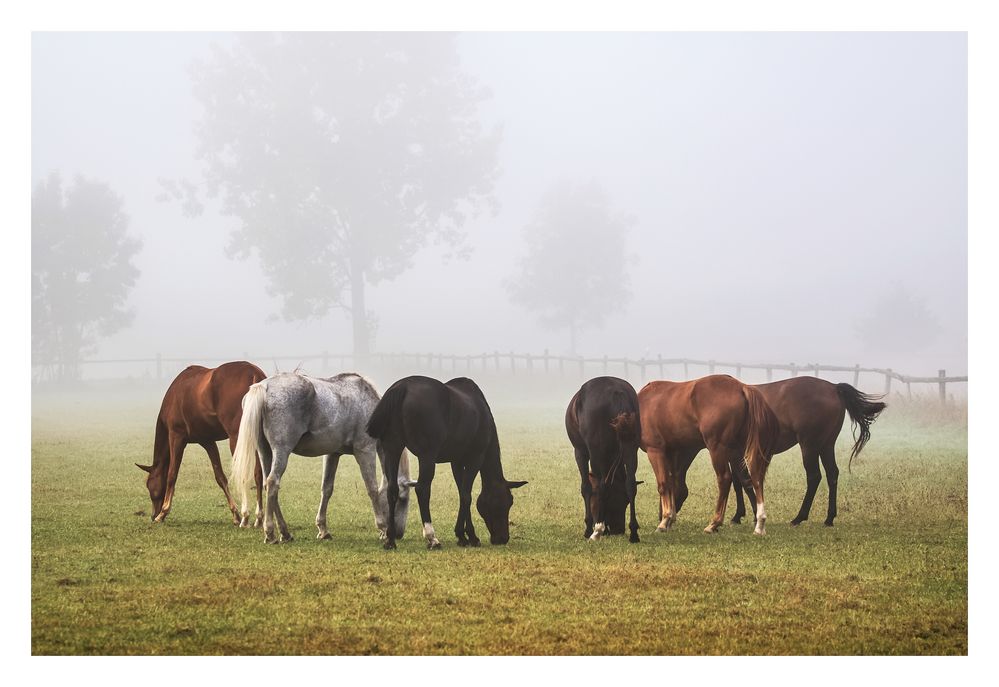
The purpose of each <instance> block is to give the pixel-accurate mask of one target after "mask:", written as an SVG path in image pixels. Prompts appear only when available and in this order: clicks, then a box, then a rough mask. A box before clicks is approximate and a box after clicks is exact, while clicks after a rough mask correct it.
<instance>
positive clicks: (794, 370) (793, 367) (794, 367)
mask: <svg viewBox="0 0 999 687" xmlns="http://www.w3.org/2000/svg"><path fill="white" fill-rule="evenodd" d="M791 376H792V377H797V376H798V366H797V365H795V364H794V363H791Z"/></svg>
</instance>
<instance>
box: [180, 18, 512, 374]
mask: <svg viewBox="0 0 999 687" xmlns="http://www.w3.org/2000/svg"><path fill="white" fill-rule="evenodd" d="M193 77H194V92H195V95H196V96H197V98H198V100H200V101H201V103H202V105H203V106H204V117H203V119H202V120H201V121H200V122H199V123H198V125H197V128H196V132H197V138H198V141H199V146H198V155H199V157H200V158H201V159H202V160H203V161H204V163H205V181H206V182H207V189H208V194H209V196H211V197H218V198H220V199H221V202H222V209H223V212H225V213H227V214H229V215H232V216H235V217H236V218H238V220H239V222H240V226H239V228H238V229H236V230H235V231H234V232H233V234H232V236H231V241H230V245H229V252H230V255H232V256H235V257H238V258H246V257H247V256H249V255H250V254H251V253H252V252H253V251H256V253H257V254H258V255H259V257H260V261H261V264H262V266H263V270H264V272H265V275H266V278H267V280H268V284H269V290H270V292H271V293H273V294H277V295H279V296H280V297H281V298H282V310H281V315H282V316H283V317H284V318H285V319H288V320H301V319H308V318H314V317H322V316H324V315H326V314H327V313H328V312H330V311H331V309H333V308H343V309H344V310H346V311H347V312H348V313H350V315H351V319H352V322H353V330H354V337H353V338H354V351H355V353H356V354H358V355H360V356H364V355H366V354H367V353H368V352H369V350H370V348H371V346H372V339H373V331H372V330H373V325H374V323H373V318H372V317H371V316H370V315H369V313H368V310H367V307H366V306H365V287H366V285H367V284H376V283H378V282H379V281H380V280H382V279H391V278H392V277H394V276H395V275H397V274H398V273H399V272H401V271H403V270H405V269H407V268H408V267H409V266H410V265H411V261H412V258H413V256H414V254H415V253H416V251H417V250H419V248H420V247H422V246H423V245H425V244H426V243H427V241H428V240H433V241H436V242H439V243H444V244H446V245H448V246H449V247H450V248H451V254H457V255H465V254H467V247H466V246H465V245H464V244H463V234H462V231H461V230H462V227H463V224H464V223H465V221H466V220H467V219H468V218H469V217H470V216H473V215H474V214H476V213H477V212H479V211H480V210H482V209H483V207H491V208H495V201H494V199H493V196H492V189H493V184H494V181H495V178H496V176H497V174H498V168H497V161H496V151H497V145H498V142H499V132H498V131H494V132H491V133H485V132H484V131H483V130H482V126H481V125H480V123H479V119H478V107H479V103H480V101H482V100H483V99H484V98H486V97H487V95H488V94H487V93H486V91H484V90H483V89H482V88H480V87H479V86H478V85H477V84H476V83H475V82H474V80H472V79H471V78H470V77H469V76H467V75H466V74H464V73H463V72H462V71H461V69H460V64H459V57H458V53H457V49H456V45H455V36H453V35H446V34H426V33H421V34H394V33H393V34H372V33H363V34H339V33H335V34H314V33H296V34H291V35H273V34H268V35H261V34H251V35H240V36H239V37H238V38H237V40H236V41H235V43H234V45H233V46H232V48H231V49H221V48H216V50H215V53H214V56H213V57H212V58H211V59H209V60H207V61H205V62H202V63H199V64H197V65H196V66H195V68H194V71H193ZM165 186H166V189H167V191H168V193H169V194H170V195H172V196H173V197H174V198H175V199H178V200H184V201H185V203H186V206H185V208H186V209H185V211H186V212H188V213H196V212H198V211H199V210H200V209H201V205H200V203H199V202H192V200H191V198H192V196H193V195H194V191H195V190H196V185H195V184H192V183H191V182H179V183H178V182H166V183H165ZM347 294H349V301H348V300H347V298H346V295H347Z"/></svg>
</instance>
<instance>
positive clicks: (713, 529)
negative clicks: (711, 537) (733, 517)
mask: <svg viewBox="0 0 999 687" xmlns="http://www.w3.org/2000/svg"><path fill="white" fill-rule="evenodd" d="M704 531H705V533H707V534H718V527H717V526H716V525H708V526H707V527H705V528H704Z"/></svg>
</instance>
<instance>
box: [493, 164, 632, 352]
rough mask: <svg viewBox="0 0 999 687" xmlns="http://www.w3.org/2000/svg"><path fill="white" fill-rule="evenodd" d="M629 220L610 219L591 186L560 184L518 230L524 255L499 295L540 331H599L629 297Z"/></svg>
mask: <svg viewBox="0 0 999 687" xmlns="http://www.w3.org/2000/svg"><path fill="white" fill-rule="evenodd" d="M633 224H634V219H633V218H630V217H627V216H623V215H619V214H616V213H615V212H613V211H612V209H611V207H610V201H609V200H608V198H607V195H606V193H604V191H603V189H602V188H601V187H600V185H599V184H597V183H596V182H590V183H587V184H578V185H574V184H569V183H561V184H558V185H556V186H554V187H553V188H551V189H550V190H549V191H548V192H547V193H546V194H545V196H544V198H542V200H541V203H540V206H539V207H538V209H537V212H536V214H535V217H534V220H533V221H532V222H531V223H530V224H528V225H527V226H526V227H525V229H524V239H525V241H526V243H527V254H526V255H525V256H524V257H523V259H522V260H521V262H520V267H519V270H518V271H517V273H516V274H515V275H514V277H513V278H512V279H509V280H507V289H508V291H509V293H510V297H511V299H512V300H513V302H514V303H517V304H518V305H521V306H523V307H525V308H527V309H528V310H532V311H534V312H535V313H536V314H537V316H538V320H539V321H540V322H541V324H542V325H543V326H546V327H550V328H552V329H563V328H564V329H568V330H569V342H570V343H569V346H570V350H571V351H572V353H575V352H576V344H577V338H578V335H579V332H580V331H582V330H583V329H586V328H592V327H598V326H600V325H601V324H602V323H603V322H604V320H605V319H606V318H607V316H608V315H610V314H612V313H614V312H618V311H621V310H623V309H624V308H625V307H626V306H627V303H628V300H629V299H630V297H631V293H630V291H629V281H630V280H629V275H628V270H627V263H628V262H629V256H628V254H627V250H626V248H627V247H626V235H627V231H628V229H629V228H630V227H631V226H632V225H633Z"/></svg>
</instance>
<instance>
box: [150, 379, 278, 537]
mask: <svg viewBox="0 0 999 687" xmlns="http://www.w3.org/2000/svg"><path fill="white" fill-rule="evenodd" d="M266 377H267V375H265V374H264V373H263V370H261V369H260V368H259V367H257V366H256V365H253V364H251V363H247V362H243V361H238V362H233V363H225V364H224V365H219V366H218V367H216V368H207V367H201V366H200V365H191V366H190V367H188V368H187V369H186V370H184V371H183V372H181V373H180V374H179V375H177V378H176V379H174V380H173V383H172V384H170V387H169V388H168V389H167V392H166V395H165V396H164V397H163V403H162V404H161V405H160V413H159V416H158V417H157V418H156V434H155V439H154V444H153V464H152V465H139V464H138V463H136V465H137V466H138V467H139V468H141V469H142V470H145V471H146V472H148V473H149V475H148V477H146V488H147V489H148V490H149V498H150V500H152V503H153V514H152V518H153V522H163V520H164V519H165V518H166V516H167V515H168V514H169V513H170V506H171V505H172V503H173V493H174V487H175V486H176V484H177V473H178V472H179V471H180V461H181V460H182V459H183V457H184V448H185V447H186V446H187V445H188V444H199V445H200V446H201V447H202V448H203V449H205V451H207V452H208V458H209V460H211V461H212V468H213V469H214V470H215V481H216V482H218V484H219V486H220V487H222V493H224V494H225V500H226V502H227V503H228V504H229V510H230V511H232V518H233V523H234V524H236V525H240V524H242V525H244V526H245V525H247V524H248V523H247V522H245V521H244V522H241V520H240V516H239V509H238V508H237V507H236V503H235V501H233V500H232V496H231V495H230V494H229V483H228V480H227V479H226V476H225V472H223V470H222V461H221V458H220V457H219V449H218V446H216V445H215V442H217V441H222V440H223V439H228V440H229V450H230V451H235V449H236V439H237V438H238V435H239V421H240V419H241V418H242V417H243V406H242V402H243V395H244V394H246V391H247V390H248V389H249V388H250V385H251V384H255V383H256V382H259V381H260V380H262V379H265V378H266ZM254 476H255V478H256V482H257V523H256V525H255V526H257V527H259V525H260V517H261V513H262V512H263V508H262V503H261V497H262V494H263V490H262V488H261V482H262V481H263V477H262V475H261V472H260V466H259V465H257V468H256V472H255V475H254Z"/></svg>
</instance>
